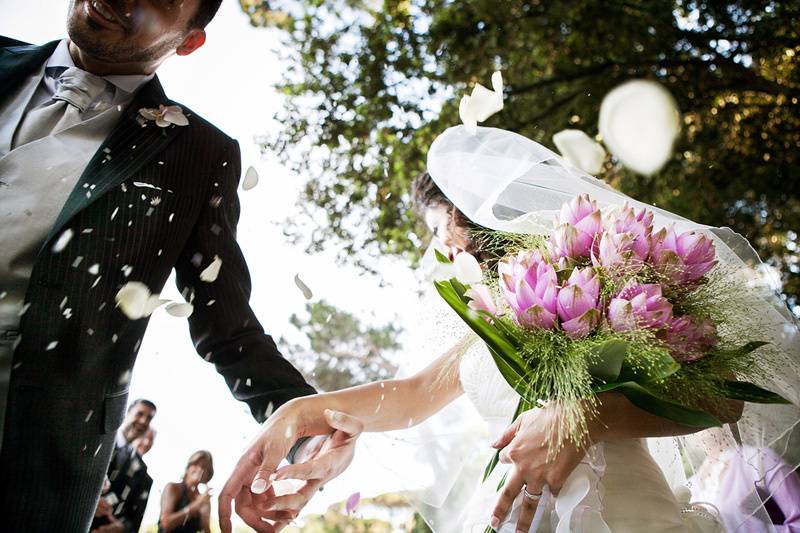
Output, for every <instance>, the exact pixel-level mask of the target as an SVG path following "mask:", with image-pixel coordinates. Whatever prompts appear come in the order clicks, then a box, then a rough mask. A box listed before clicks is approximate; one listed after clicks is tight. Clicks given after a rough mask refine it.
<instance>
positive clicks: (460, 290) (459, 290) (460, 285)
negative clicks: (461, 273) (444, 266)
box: [449, 278, 469, 304]
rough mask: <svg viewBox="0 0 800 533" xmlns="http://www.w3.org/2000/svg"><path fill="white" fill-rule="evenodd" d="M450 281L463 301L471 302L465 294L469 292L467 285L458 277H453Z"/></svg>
mask: <svg viewBox="0 0 800 533" xmlns="http://www.w3.org/2000/svg"><path fill="white" fill-rule="evenodd" d="M449 283H450V285H451V286H452V287H453V290H454V291H455V293H456V294H457V295H458V297H459V298H460V299H461V301H462V302H464V304H467V303H469V298H467V297H466V296H465V294H466V292H467V286H466V285H464V284H463V283H461V282H460V281H458V280H457V279H456V278H453V279H451V280H450V282H449Z"/></svg>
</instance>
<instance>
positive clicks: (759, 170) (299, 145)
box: [240, 0, 800, 303]
mask: <svg viewBox="0 0 800 533" xmlns="http://www.w3.org/2000/svg"><path fill="white" fill-rule="evenodd" d="M240 2H241V4H242V6H243V9H244V10H245V12H246V13H248V14H249V15H250V18H251V22H252V23H253V24H255V25H260V26H273V27H277V28H279V29H280V31H281V32H282V34H283V36H284V41H285V43H286V45H287V49H288V50H289V51H290V52H289V57H287V58H286V64H287V68H286V71H285V72H286V74H285V78H284V81H283V82H282V83H281V85H280V87H279V88H280V90H281V91H282V92H283V93H284V94H285V95H286V97H287V106H286V109H285V110H284V111H283V112H281V113H280V114H279V116H278V118H279V120H280V121H281V122H282V123H283V125H284V128H283V130H282V131H280V132H277V133H276V134H275V135H272V136H269V137H266V138H265V139H264V141H263V144H264V149H265V150H266V151H268V152H270V153H272V154H275V155H277V156H279V157H280V158H281V159H282V160H283V161H284V162H285V163H288V164H289V165H290V166H291V167H292V168H294V169H295V170H296V171H298V172H300V173H301V174H302V175H304V176H308V177H309V178H310V179H309V180H308V182H307V184H306V187H305V191H304V197H303V198H302V199H301V203H305V204H308V207H306V208H304V209H306V213H307V215H308V217H307V221H306V223H302V222H301V221H299V220H295V221H294V222H295V231H293V235H295V237H296V238H297V239H298V242H305V243H306V244H307V245H308V246H309V249H311V250H319V249H322V248H323V247H325V246H335V247H336V248H337V249H339V250H340V258H341V259H342V260H343V261H353V262H356V263H360V264H362V265H364V266H368V265H369V264H370V261H369V259H370V255H375V254H378V253H390V254H398V255H400V256H403V257H406V258H408V259H409V260H414V259H416V258H417V257H418V254H419V245H420V241H421V238H420V237H421V236H422V235H423V233H424V229H423V228H421V227H420V225H419V223H418V222H417V221H415V220H414V219H413V217H412V215H411V212H410V209H409V195H408V190H409V184H410V182H411V180H412V179H413V178H414V176H415V175H416V174H417V173H418V172H420V171H422V170H423V169H424V166H425V156H426V151H427V147H428V146H429V145H430V143H431V141H432V140H433V139H434V138H435V136H436V135H437V134H438V133H440V132H441V131H443V130H444V129H445V128H446V127H448V126H451V125H455V124H457V123H458V116H457V100H458V96H460V95H461V94H464V93H465V92H466V91H467V90H468V88H469V86H470V85H471V84H472V83H474V82H476V81H480V82H482V83H484V84H486V83H488V81H489V78H490V75H491V73H492V71H493V70H495V69H497V68H500V69H502V70H503V73H504V78H505V80H506V82H507V88H506V107H505V109H504V110H503V111H502V112H501V113H499V114H498V115H496V116H495V117H493V118H492V119H490V120H489V122H488V125H490V126H500V127H503V128H506V129H510V130H513V131H516V132H519V133H521V134H523V135H526V136H528V137H531V138H533V139H535V140H537V141H539V142H542V143H544V144H546V145H550V146H552V144H551V137H552V135H553V134H554V133H555V132H557V131H559V130H561V129H563V128H567V127H575V128H580V129H582V130H584V131H586V132H587V133H589V134H590V135H593V134H596V133H597V118H598V111H599V107H600V102H601V100H602V98H603V96H604V95H605V94H606V93H607V92H608V91H609V90H610V89H612V88H613V87H615V86H616V85H618V84H620V83H622V82H624V81H626V80H628V79H631V78H649V79H655V80H657V81H659V82H660V83H662V84H664V85H665V86H666V87H667V88H668V89H669V91H670V92H671V93H672V94H673V95H674V96H675V98H676V99H677V101H678V104H679V106H680V109H681V110H682V112H683V117H684V129H683V134H682V136H681V138H680V140H679V142H678V144H677V147H676V152H675V156H674V158H673V159H672V161H670V162H669V163H668V164H667V165H666V167H665V168H664V169H663V170H662V171H661V172H659V173H658V174H656V175H654V176H652V177H649V178H646V177H642V176H638V175H636V174H634V173H632V172H630V171H627V170H625V169H623V168H621V167H620V166H619V165H618V164H616V162H615V161H609V162H608V163H607V165H606V168H605V171H604V172H603V174H602V176H601V177H603V178H604V179H606V180H607V181H608V182H609V183H611V184H612V185H614V186H616V187H618V188H620V189H622V190H623V191H624V192H626V193H628V194H630V195H632V196H634V197H636V198H638V199H640V200H642V201H646V202H649V203H653V204H655V205H658V206H659V207H663V208H665V209H668V210H670V211H674V212H676V213H679V214H681V215H684V216H686V217H688V218H691V219H693V220H696V221H698V222H702V223H706V224H710V225H717V226H722V225H727V226H731V227H732V228H733V229H735V230H736V231H738V232H739V233H742V234H743V235H745V236H746V237H747V238H748V239H750V241H751V242H752V243H753V245H754V246H755V248H756V250H757V251H758V252H759V254H760V255H761V257H762V258H764V259H765V260H768V261H769V262H771V263H772V264H773V265H775V266H777V267H778V268H780V269H781V271H782V274H783V281H784V291H785V293H786V294H787V295H789V297H790V300H791V302H790V303H792V302H796V297H797V295H798V293H799V292H800V257H799V256H798V234H797V228H798V227H800V180H798V179H797V176H800V150H798V148H800V113H797V106H798V98H800V69H798V66H797V64H798V61H797V60H796V55H797V54H800V46H798V42H800V35H798V25H797V24H793V23H792V21H796V20H798V18H800V4H798V3H797V2H795V1H789V0H776V1H770V2H753V1H752V0H706V1H703V2H698V1H696V0H631V1H625V2H623V1H614V0H611V1H609V0H603V1H600V0H581V1H574V2H543V1H540V0H534V1H529V0H508V1H504V2H501V3H498V2H496V1H493V0H462V1H457V2H454V1H452V0H385V1H383V2H381V1H380V0H328V1H324V2H323V1H320V0H270V1H266V0H240ZM312 230H313V231H312ZM309 233H310V237H309V238H308V240H304V237H303V236H304V235H307V234H309Z"/></svg>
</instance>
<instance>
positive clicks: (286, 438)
mask: <svg viewBox="0 0 800 533" xmlns="http://www.w3.org/2000/svg"><path fill="white" fill-rule="evenodd" d="M362 429H363V426H362V424H361V422H360V421H359V420H357V419H356V418H353V417H351V416H349V415H346V414H344V413H334V412H332V411H329V410H326V411H325V412H324V414H323V416H322V417H320V416H319V415H313V414H311V413H308V412H303V409H302V402H290V403H288V404H286V405H285V406H283V407H282V408H281V409H279V410H277V411H276V412H275V413H273V415H272V416H271V417H270V418H269V419H268V420H267V421H266V422H265V423H264V425H263V427H262V430H261V432H260V433H259V436H258V437H257V438H256V440H255V441H254V442H253V443H252V444H251V445H250V446H249V447H248V449H247V450H246V451H245V453H244V455H242V457H241V459H239V462H238V463H237V465H236V468H235V469H234V471H233V473H232V474H231V476H230V478H229V479H228V481H227V483H226V484H225V486H224V487H223V489H222V491H221V492H220V495H219V521H220V528H221V530H222V532H223V533H229V532H230V531H231V520H230V518H231V505H232V503H233V501H235V502H236V504H235V505H236V514H238V515H239V516H240V517H241V518H242V520H244V521H245V523H247V525H249V526H250V527H252V528H253V529H255V530H256V531H258V532H264V533H274V532H277V531H280V530H281V529H282V528H283V527H285V526H286V525H287V524H288V523H289V521H290V520H292V519H294V518H295V517H296V516H297V514H298V513H299V512H300V510H301V509H302V508H303V507H304V506H305V505H306V504H307V503H308V501H309V500H310V499H311V497H312V496H313V495H314V494H315V493H316V491H317V490H319V488H320V487H321V486H322V485H323V484H325V483H326V482H328V481H329V480H331V479H333V478H334V477H336V476H338V475H339V474H340V473H342V472H343V471H344V470H345V469H346V468H347V467H348V466H349V465H350V462H351V461H352V459H353V453H354V451H355V441H356V439H357V437H358V436H359V435H360V433H361V431H362ZM321 433H327V434H329V435H330V437H329V438H328V439H327V441H326V442H325V443H324V444H323V446H322V447H321V448H320V449H319V450H318V451H316V453H312V454H311V456H310V457H309V458H308V459H307V461H306V462H304V463H302V464H295V465H289V466H286V467H284V468H281V469H280V470H278V465H279V464H280V462H281V461H282V460H283V458H284V457H286V455H287V454H288V453H289V450H290V449H291V447H292V445H293V444H294V442H295V441H296V440H297V439H298V438H300V437H304V436H311V435H314V434H321ZM278 479H299V480H303V481H305V483H304V484H303V486H302V487H300V488H299V489H298V490H297V491H296V492H295V493H291V494H285V495H281V496H276V494H275V491H274V489H273V487H272V482H273V481H275V480H278Z"/></svg>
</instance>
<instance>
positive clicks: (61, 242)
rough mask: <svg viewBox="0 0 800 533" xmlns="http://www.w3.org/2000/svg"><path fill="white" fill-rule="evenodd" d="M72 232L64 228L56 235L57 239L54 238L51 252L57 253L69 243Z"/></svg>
mask: <svg viewBox="0 0 800 533" xmlns="http://www.w3.org/2000/svg"><path fill="white" fill-rule="evenodd" d="M73 235H74V232H73V231H72V230H71V229H65V230H64V232H63V233H61V235H59V236H58V240H56V242H55V244H53V253H54V254H57V253H59V252H61V251H63V250H64V248H66V247H67V245H68V244H69V241H71V240H72V236H73Z"/></svg>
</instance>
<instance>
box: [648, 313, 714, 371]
mask: <svg viewBox="0 0 800 533" xmlns="http://www.w3.org/2000/svg"><path fill="white" fill-rule="evenodd" d="M661 337H662V338H663V339H664V341H665V342H666V343H667V345H668V346H669V348H670V353H671V354H672V357H673V358H674V359H675V360H676V361H678V362H679V363H689V362H691V361H696V360H697V359H700V358H702V357H703V356H704V355H705V354H707V353H708V352H709V351H711V349H712V348H714V346H716V345H717V343H718V342H719V336H718V335H717V328H716V326H715V325H714V323H713V322H712V321H710V320H708V319H704V320H699V319H696V318H692V317H690V316H681V317H678V318H674V319H673V320H672V321H671V322H670V324H669V327H668V328H667V330H665V331H664V332H663V334H662V335H661Z"/></svg>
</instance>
